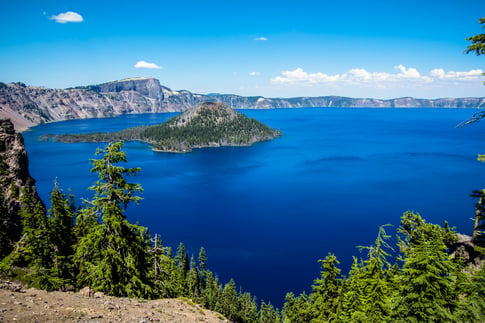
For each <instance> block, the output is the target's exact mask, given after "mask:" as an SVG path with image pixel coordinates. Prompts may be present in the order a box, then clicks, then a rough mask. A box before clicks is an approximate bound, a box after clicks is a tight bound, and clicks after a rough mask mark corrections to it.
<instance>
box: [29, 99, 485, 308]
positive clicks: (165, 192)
mask: <svg viewBox="0 0 485 323" xmlns="http://www.w3.org/2000/svg"><path fill="white" fill-rule="evenodd" d="M241 111H242V112H243V113H245V114H247V115H248V116H250V117H254V118H256V119H258V120H260V121H262V122H264V123H266V124H268V125H270V126H272V127H274V128H278V129H281V130H282V132H283V137H281V138H279V139H276V140H273V141H268V142H263V143H259V144H256V145H254V146H252V147H227V148H208V149H197V150H194V152H192V153H190V154H167V153H156V152H153V151H152V150H151V148H150V146H148V145H146V144H142V143H136V142H131V143H125V151H126V152H127V158H128V161H129V162H128V164H127V165H126V166H127V167H135V166H137V167H138V166H139V167H141V168H142V171H141V173H140V175H139V176H137V177H135V178H133V179H132V182H138V183H140V184H141V185H142V187H143V188H144V192H143V194H142V196H143V198H144V199H143V200H142V201H141V203H140V205H138V206H136V205H131V206H129V208H128V211H127V215H128V218H129V219H130V220H131V221H132V222H135V221H138V222H139V223H140V224H141V225H143V226H147V227H148V228H149V229H150V232H151V233H152V234H155V233H159V234H160V235H161V237H162V240H163V243H164V245H166V246H171V247H172V248H173V249H174V250H176V248H177V246H178V244H179V242H183V243H184V244H185V245H186V247H187V249H188V251H189V252H190V253H193V254H194V256H195V257H197V255H198V251H199V248H200V247H201V246H204V248H205V249H206V252H207V255H208V267H209V268H210V269H211V270H212V271H214V272H216V273H218V275H219V277H220V279H221V281H222V282H227V281H229V279H230V278H231V277H232V278H234V279H235V281H236V284H238V285H241V286H242V287H243V289H244V290H245V291H250V292H251V293H252V294H253V295H255V296H257V298H258V300H265V301H271V302H272V303H273V304H276V305H277V306H278V307H281V305H282V303H283V301H284V296H285V294H286V292H288V291H293V292H295V293H300V292H301V291H302V290H304V289H305V290H307V291H309V289H310V287H311V284H312V282H313V279H315V278H316V277H318V276H319V272H320V266H319V263H318V262H317V260H318V259H323V258H324V257H325V256H326V255H327V254H328V252H332V253H335V254H336V256H337V258H338V259H339V260H340V262H341V264H340V267H341V268H342V269H343V273H345V274H346V273H347V271H348V269H349V267H350V264H351V262H352V255H356V256H362V257H365V255H364V254H359V252H358V250H357V248H356V246H357V245H371V244H372V243H373V242H374V240H375V237H376V235H377V231H378V227H379V226H380V225H382V224H387V223H390V224H392V225H394V228H390V229H388V232H389V233H392V234H393V235H394V232H395V228H396V227H397V226H398V225H399V220H400V216H401V215H402V213H403V212H405V211H407V210H414V211H416V212H419V213H420V214H421V215H422V216H423V217H424V218H425V219H426V220H427V221H428V222H433V223H438V224H443V222H444V220H448V221H449V223H450V225H452V226H456V227H457V230H458V231H460V232H463V233H468V234H470V233H471V230H472V221H471V218H472V217H473V215H474V211H473V201H472V199H471V198H470V194H471V192H472V190H474V189H481V188H483V187H485V165H483V164H482V163H480V162H478V161H476V158H477V154H478V153H480V152H484V153H485V145H484V140H483V139H484V137H483V135H484V133H485V127H483V125H482V124H480V123H476V124H472V125H469V126H466V127H464V128H455V126H456V125H457V124H458V123H460V122H461V121H463V120H464V119H467V118H469V117H470V116H471V115H472V114H473V113H474V112H476V110H465V109H327V108H312V109H276V110H241ZM173 115H174V114H173V113H168V114H142V115H126V116H121V117H117V118H110V119H90V120H75V121H66V122H58V123H51V124H46V125H40V126H37V127H34V128H32V129H31V130H30V131H27V132H25V133H24V134H23V135H24V138H25V143H26V147H27V151H28V154H29V159H30V171H31V174H32V176H33V177H34V178H35V179H36V180H37V187H38V190H39V193H40V195H41V197H42V198H43V200H44V201H45V202H46V203H47V202H48V199H49V192H50V190H51V189H52V188H53V184H54V179H55V177H57V178H58V181H59V183H60V186H61V187H62V188H63V189H64V190H66V191H67V189H68V188H71V189H72V191H73V193H74V195H75V196H76V198H77V199H78V200H80V199H82V198H91V197H92V193H91V192H90V191H89V190H87V187H88V186H90V185H92V184H93V183H94V182H95V180H96V176H95V175H94V174H90V169H91V164H90V163H89V159H91V158H95V155H94V152H95V151H96V148H97V147H101V146H103V144H97V143H76V144H64V143H55V142H52V141H39V140H38V137H39V136H41V135H43V134H47V133H56V134H58V133H80V132H93V131H115V130H119V129H123V128H126V127H132V126H137V125H149V124H155V123H160V122H163V121H164V120H166V119H167V118H168V117H170V116H173Z"/></svg>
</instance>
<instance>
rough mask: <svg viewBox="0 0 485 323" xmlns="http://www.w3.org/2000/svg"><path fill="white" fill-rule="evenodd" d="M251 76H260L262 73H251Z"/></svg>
mask: <svg viewBox="0 0 485 323" xmlns="http://www.w3.org/2000/svg"><path fill="white" fill-rule="evenodd" d="M249 75H251V76H258V75H261V73H259V72H251V73H249Z"/></svg>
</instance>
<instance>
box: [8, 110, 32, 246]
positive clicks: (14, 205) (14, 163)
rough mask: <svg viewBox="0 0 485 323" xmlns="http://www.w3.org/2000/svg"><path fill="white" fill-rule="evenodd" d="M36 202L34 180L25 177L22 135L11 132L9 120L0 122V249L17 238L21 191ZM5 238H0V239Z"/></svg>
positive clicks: (26, 175) (27, 166) (26, 162)
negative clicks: (29, 195)
mask: <svg viewBox="0 0 485 323" xmlns="http://www.w3.org/2000/svg"><path fill="white" fill-rule="evenodd" d="M24 190H25V191H26V192H28V193H29V194H31V195H32V197H33V199H35V200H38V201H40V198H39V196H38V195H37V190H36V188H35V180H34V179H33V178H32V177H31V176H30V174H29V160H28V158H27V151H26V150H25V146H24V140H23V138H22V135H20V134H18V133H15V130H14V126H13V123H12V122H11V121H10V120H4V119H1V120H0V211H1V212H2V213H3V214H1V216H0V231H2V232H3V233H6V240H5V241H2V244H3V245H2V246H0V247H1V248H0V249H4V250H3V251H5V249H9V248H10V247H11V246H12V245H13V243H15V242H16V241H17V240H18V239H19V238H20V232H21V219H20V216H19V214H18V212H19V210H20V209H21V207H22V203H21V202H20V199H21V194H22V192H23V191H24ZM3 239H5V236H4V237H2V240H3Z"/></svg>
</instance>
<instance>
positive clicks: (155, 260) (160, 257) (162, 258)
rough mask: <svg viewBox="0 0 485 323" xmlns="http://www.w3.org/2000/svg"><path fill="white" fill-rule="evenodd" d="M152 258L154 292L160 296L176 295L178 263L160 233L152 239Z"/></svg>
mask: <svg viewBox="0 0 485 323" xmlns="http://www.w3.org/2000/svg"><path fill="white" fill-rule="evenodd" d="M152 243H153V244H152V249H151V252H150V254H151V260H150V263H151V264H152V275H151V276H152V279H153V285H154V294H155V295H157V296H159V297H175V296H176V293H175V286H174V277H175V275H176V265H175V261H174V259H172V256H171V249H170V248H164V247H163V245H162V240H161V239H160V236H159V235H158V234H155V237H154V238H153V240H152Z"/></svg>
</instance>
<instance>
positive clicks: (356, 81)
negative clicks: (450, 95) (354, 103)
mask: <svg viewBox="0 0 485 323" xmlns="http://www.w3.org/2000/svg"><path fill="white" fill-rule="evenodd" d="M394 68H395V69H396V72H395V73H388V72H369V71H367V70H365V69H363V68H354V69H351V70H349V71H347V72H345V73H342V74H335V75H328V74H325V73H322V72H316V73H307V72H305V71H304V70H303V69H302V68H300V67H298V68H296V69H295V70H293V71H283V72H281V74H282V75H281V76H276V77H274V78H273V79H271V83H272V84H298V85H307V86H311V85H315V84H334V85H344V86H345V85H357V86H362V87H371V86H373V87H378V88H386V87H408V86H420V85H423V84H437V85H444V84H445V83H450V82H454V83H456V82H470V81H476V80H478V79H479V78H480V77H481V76H482V74H483V72H484V71H483V70H480V69H475V70H470V71H465V72H454V71H450V72H446V71H445V70H444V69H442V68H437V69H433V70H432V71H431V72H430V73H429V74H428V75H422V74H421V73H420V72H419V71H418V70H417V69H416V68H412V67H410V68H407V67H405V66H404V65H397V66H395V67H394Z"/></svg>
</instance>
